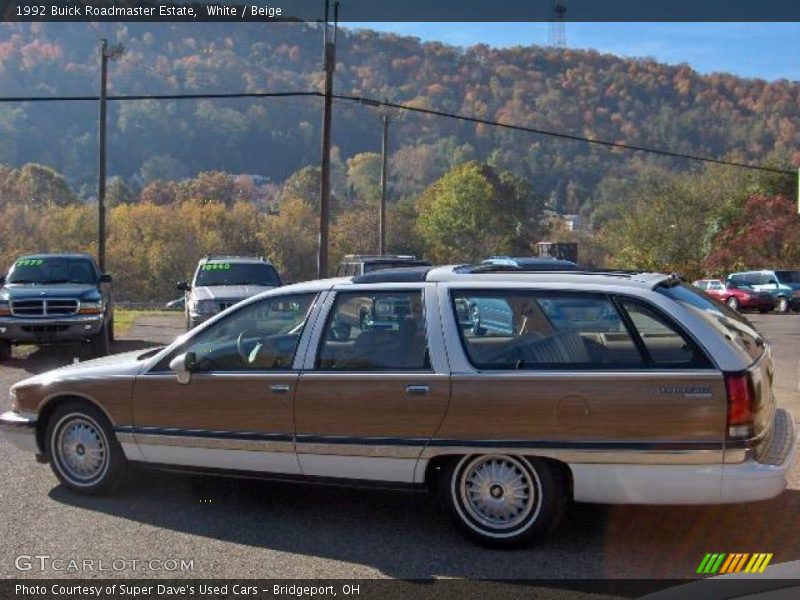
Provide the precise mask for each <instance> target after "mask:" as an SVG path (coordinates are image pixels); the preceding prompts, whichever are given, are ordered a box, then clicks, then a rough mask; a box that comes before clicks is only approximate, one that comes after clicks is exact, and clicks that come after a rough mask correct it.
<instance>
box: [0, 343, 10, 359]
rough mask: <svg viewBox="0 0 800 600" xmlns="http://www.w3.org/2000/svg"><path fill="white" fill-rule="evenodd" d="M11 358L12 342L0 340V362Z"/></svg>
mask: <svg viewBox="0 0 800 600" xmlns="http://www.w3.org/2000/svg"><path fill="white" fill-rule="evenodd" d="M9 358H11V342H9V341H8V340H0V360H8V359H9Z"/></svg>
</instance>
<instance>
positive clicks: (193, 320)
mask: <svg viewBox="0 0 800 600" xmlns="http://www.w3.org/2000/svg"><path fill="white" fill-rule="evenodd" d="M216 316H217V313H212V314H210V315H206V314H202V315H201V314H195V313H190V314H189V328H190V329H194V328H195V327H197V326H198V325H200V324H201V323H205V322H206V321H208V320H209V319H210V318H211V317H216Z"/></svg>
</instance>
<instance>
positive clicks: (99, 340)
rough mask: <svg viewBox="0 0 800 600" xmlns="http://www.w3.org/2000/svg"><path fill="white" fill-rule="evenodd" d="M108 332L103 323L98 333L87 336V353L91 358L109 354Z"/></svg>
mask: <svg viewBox="0 0 800 600" xmlns="http://www.w3.org/2000/svg"><path fill="white" fill-rule="evenodd" d="M108 333H109V332H108V326H107V325H105V324H104V325H103V327H102V328H101V329H100V331H99V333H96V334H95V335H93V336H92V337H91V338H89V354H90V355H91V356H92V358H99V357H101V356H108V355H109V354H111V342H110V340H109V339H108Z"/></svg>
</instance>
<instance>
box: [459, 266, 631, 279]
mask: <svg viewBox="0 0 800 600" xmlns="http://www.w3.org/2000/svg"><path fill="white" fill-rule="evenodd" d="M453 271H454V272H455V273H462V274H465V275H467V274H468V275H479V274H481V273H569V274H570V275H618V276H620V277H631V276H633V275H640V274H641V273H644V272H645V271H635V270H625V269H584V268H581V269H570V268H564V266H563V265H561V264H555V265H553V266H549V265H539V266H535V267H525V266H518V265H511V264H499V265H498V264H491V263H488V264H480V265H461V266H458V267H456V268H455V269H453Z"/></svg>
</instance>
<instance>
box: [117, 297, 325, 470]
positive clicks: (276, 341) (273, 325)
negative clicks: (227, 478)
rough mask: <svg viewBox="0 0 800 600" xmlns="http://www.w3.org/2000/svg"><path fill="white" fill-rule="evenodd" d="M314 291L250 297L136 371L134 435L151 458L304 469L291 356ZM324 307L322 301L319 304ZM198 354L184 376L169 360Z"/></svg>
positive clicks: (211, 464)
mask: <svg viewBox="0 0 800 600" xmlns="http://www.w3.org/2000/svg"><path fill="white" fill-rule="evenodd" d="M316 297H317V295H316V294H314V293H307V294H279V295H272V296H269V297H266V298H263V299H261V300H258V301H256V302H251V303H245V304H243V305H242V306H241V307H240V308H239V309H238V310H234V311H232V312H231V313H229V314H227V315H225V316H224V317H223V318H221V319H219V320H217V321H215V322H213V323H212V324H210V325H208V326H206V327H204V328H202V329H201V330H199V331H197V332H196V333H194V335H192V336H190V337H189V338H188V339H187V340H186V342H184V343H183V344H182V345H181V346H180V347H178V348H176V349H175V350H174V351H172V352H171V353H170V354H168V355H167V356H166V357H164V359H162V360H161V361H159V363H158V364H157V365H155V366H154V367H153V368H152V369H151V370H150V371H149V372H147V373H145V374H143V375H141V376H139V377H138V378H137V380H136V382H135V384H134V390H133V402H132V407H133V408H132V411H133V423H134V425H133V426H132V427H130V428H128V429H129V430H128V431H125V432H122V433H123V434H125V433H127V434H129V435H131V436H133V439H134V441H135V442H136V444H137V445H138V449H139V452H140V453H141V460H144V461H146V462H155V463H164V464H171V465H185V466H190V467H203V468H219V469H236V470H242V471H264V472H275V473H290V474H297V473H299V471H300V469H299V465H298V463H297V459H296V456H295V453H294V407H293V395H294V391H295V388H296V383H297V379H298V373H299V371H298V368H297V367H299V365H295V356H296V354H297V349H298V347H300V344H301V341H302V340H303V334H304V332H305V324H306V322H308V320H309V319H311V318H313V314H314V309H315V299H316ZM316 308H318V307H316ZM183 353H187V357H188V356H190V355H191V356H193V360H190V359H189V358H187V363H191V362H193V363H194V367H193V368H191V369H190V370H191V378H190V380H189V382H188V384H181V383H179V382H178V380H177V379H176V375H175V373H173V372H172V371H171V370H170V368H169V363H170V361H171V360H172V359H173V358H174V357H175V356H178V355H180V354H183Z"/></svg>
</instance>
